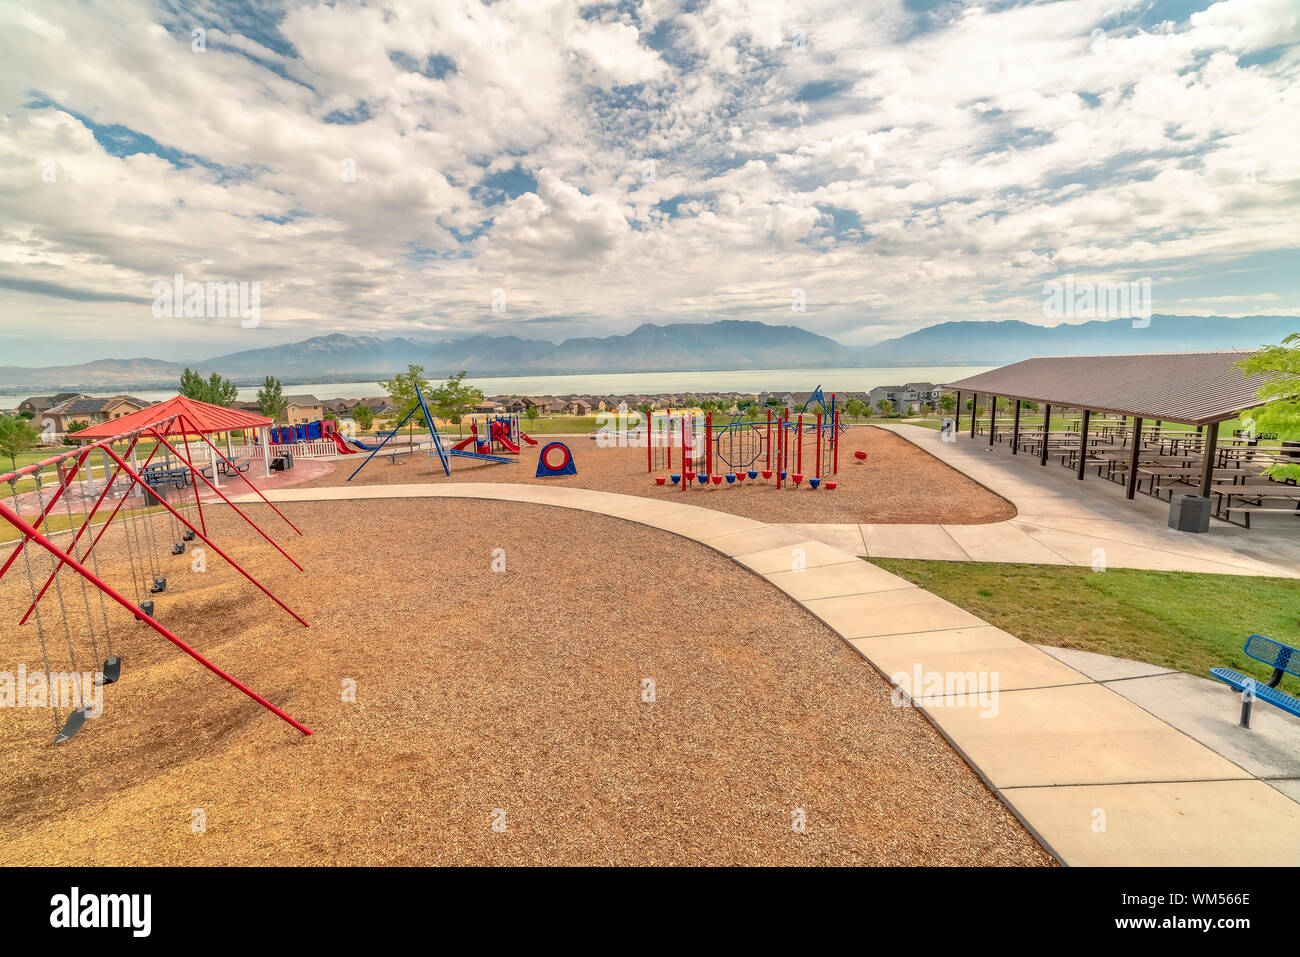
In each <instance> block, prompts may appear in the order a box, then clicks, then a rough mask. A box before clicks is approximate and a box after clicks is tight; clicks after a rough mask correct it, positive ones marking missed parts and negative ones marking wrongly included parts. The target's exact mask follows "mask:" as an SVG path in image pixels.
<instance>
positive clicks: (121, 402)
mask: <svg viewBox="0 0 1300 957" xmlns="http://www.w3.org/2000/svg"><path fill="white" fill-rule="evenodd" d="M148 405H149V403H148V402H145V401H144V400H143V399H137V398H135V397H134V396H130V395H114V396H109V397H107V398H103V397H98V396H90V395H81V394H76V393H74V394H73V395H72V396H71V397H70V398H68V399H66V400H65V401H63V402H60V403H58V404H57V405H52V406H50V407H49V408H47V409H45V410H44V411H43V412H38V413H37V414H36V421H37V422H39V423H40V427H41V430H42V431H50V432H67V431H68V426H69V425H70V424H71V423H73V422H85V423H86V424H87V425H101V424H103V423H104V422H111V421H112V420H113V419H120V418H121V417H122V416H124V415H130V414H131V413H132V412H139V411H140V410H141V409H143V408H145V407H146V406H148Z"/></svg>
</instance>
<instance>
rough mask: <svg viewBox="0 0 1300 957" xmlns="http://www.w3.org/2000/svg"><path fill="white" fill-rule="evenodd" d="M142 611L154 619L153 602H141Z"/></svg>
mask: <svg viewBox="0 0 1300 957" xmlns="http://www.w3.org/2000/svg"><path fill="white" fill-rule="evenodd" d="M140 610H141V611H142V612H144V613H145V614H146V615H148V616H149V617H150V618H152V617H153V602H151V601H148V600H147V599H146V600H145V601H142V602H140Z"/></svg>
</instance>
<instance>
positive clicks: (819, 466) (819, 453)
mask: <svg viewBox="0 0 1300 957" xmlns="http://www.w3.org/2000/svg"><path fill="white" fill-rule="evenodd" d="M817 477H818V478H821V477H822V414H821V413H820V412H818V413H817Z"/></svg>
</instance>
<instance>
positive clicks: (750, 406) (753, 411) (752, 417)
mask: <svg viewBox="0 0 1300 957" xmlns="http://www.w3.org/2000/svg"><path fill="white" fill-rule="evenodd" d="M741 411H743V412H744V413H745V418H746V419H748V420H749V421H750V422H756V421H757V420H758V417H759V416H760V415H762V414H763V407H762V406H761V405H759V404H758V403H757V402H755V401H754V400H753V399H746V400H745V408H744V409H742V410H741Z"/></svg>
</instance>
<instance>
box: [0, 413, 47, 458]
mask: <svg viewBox="0 0 1300 957" xmlns="http://www.w3.org/2000/svg"><path fill="white" fill-rule="evenodd" d="M40 440H41V433H39V432H37V431H36V427H35V426H33V425H32V424H31V423H30V422H28V421H27V420H26V419H23V418H19V417H17V416H8V415H0V455H3V456H5V457H6V458H8V459H9V467H10V470H11V471H13V470H16V469H17V468H18V456H19V455H21V454H22V453H23V452H26V451H27V450H29V449H34V448H36V445H37V443H38V442H40Z"/></svg>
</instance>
